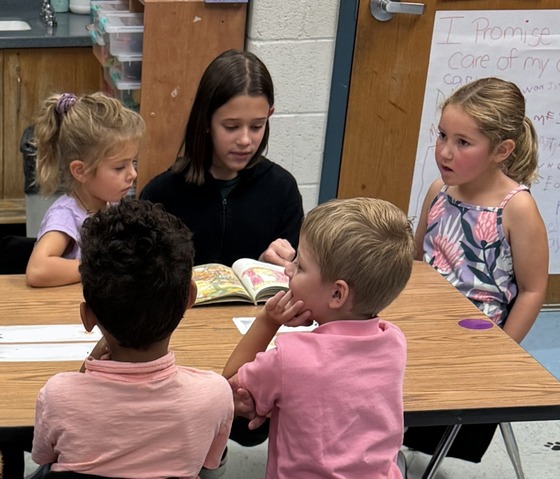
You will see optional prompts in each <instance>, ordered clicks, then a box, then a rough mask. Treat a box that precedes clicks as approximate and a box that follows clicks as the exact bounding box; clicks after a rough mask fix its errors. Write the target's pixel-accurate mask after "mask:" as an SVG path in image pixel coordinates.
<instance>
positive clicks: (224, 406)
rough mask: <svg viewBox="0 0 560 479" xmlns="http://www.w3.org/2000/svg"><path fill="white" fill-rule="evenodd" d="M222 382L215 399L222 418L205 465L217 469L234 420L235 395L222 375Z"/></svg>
mask: <svg viewBox="0 0 560 479" xmlns="http://www.w3.org/2000/svg"><path fill="white" fill-rule="evenodd" d="M220 384H221V387H222V393H221V394H219V395H217V396H216V397H215V398H214V399H213V401H214V406H215V407H214V411H216V412H218V411H222V413H221V414H222V418H221V421H220V424H219V427H218V431H217V433H216V436H215V437H214V440H213V441H212V444H211V445H210V450H209V451H208V454H207V455H206V459H205V460H204V467H206V468H207V469H217V468H218V467H219V465H220V461H221V460H222V455H223V453H224V450H225V448H226V446H227V441H228V439H229V432H230V430H231V423H232V421H233V395H232V393H231V388H230V386H229V383H228V382H227V381H226V380H225V379H224V378H222V377H220ZM218 399H219V401H218ZM220 402H221V405H220Z"/></svg>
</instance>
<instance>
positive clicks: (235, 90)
mask: <svg viewBox="0 0 560 479" xmlns="http://www.w3.org/2000/svg"><path fill="white" fill-rule="evenodd" d="M273 111H274V87H273V84H272V79H271V77H270V74H269V72H268V70H267V68H266V66H265V65H264V64H263V63H262V62H261V61H260V60H259V59H258V58H257V57H256V56H255V55H253V54H252V53H249V52H241V51H237V50H229V51H227V52H224V53H222V54H221V55H219V56H218V57H217V58H215V59H214V60H213V61H212V62H211V63H210V65H209V66H208V67H207V69H206V71H205V72H204V74H203V76H202V79H201V81H200V84H199V87H198V91H197V93H196V96H195V99H194V103H193V106H192V110H191V114H190V117H189V120H188V122H187V127H186V131H185V138H184V141H183V147H182V150H183V154H182V155H181V156H179V157H178V158H177V160H176V162H175V164H174V165H173V166H172V167H171V168H170V169H169V170H167V171H165V172H164V173H162V174H160V175H158V176H156V177H155V178H153V179H152V180H151V181H150V182H149V183H148V184H147V185H146V187H145V188H144V189H143V191H142V193H141V195H140V198H142V199H147V200H150V201H152V202H154V203H161V204H163V205H164V207H165V209H166V210H167V211H169V212H170V213H172V214H174V215H176V216H177V217H179V218H180V219H181V220H182V221H183V222H184V223H185V224H186V225H187V226H188V227H189V228H190V230H191V231H192V232H193V240H194V245H195V264H204V263H221V264H225V265H228V266H229V265H231V264H232V263H233V262H234V261H235V260H237V259H239V258H254V259H260V260H262V261H268V262H271V263H275V264H279V265H282V266H285V265H286V264H288V263H289V262H290V261H292V259H293V257H294V255H295V248H297V241H298V236H299V228H300V224H301V221H302V218H303V207H302V199H301V194H300V192H299V190H298V187H297V184H296V181H295V179H294V177H293V176H292V175H291V174H290V173H289V172H288V171H286V170H285V169H284V168H282V167H281V166H279V165H277V164H275V163H273V162H271V161H269V160H267V159H266V158H265V157H264V156H263V155H262V153H263V151H264V150H265V149H266V147H267V144H268V136H269V129H270V127H269V122H268V118H269V117H270V115H272V113H273Z"/></svg>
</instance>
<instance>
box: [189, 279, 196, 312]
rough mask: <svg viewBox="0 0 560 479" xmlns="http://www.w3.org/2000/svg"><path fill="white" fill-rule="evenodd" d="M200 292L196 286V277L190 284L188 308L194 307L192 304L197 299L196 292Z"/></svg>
mask: <svg viewBox="0 0 560 479" xmlns="http://www.w3.org/2000/svg"><path fill="white" fill-rule="evenodd" d="M197 292H198V288H197V287H196V283H195V282H194V279H191V282H190V284H189V300H188V301H187V309H190V308H192V305H193V304H194V302H195V301H196V294H197Z"/></svg>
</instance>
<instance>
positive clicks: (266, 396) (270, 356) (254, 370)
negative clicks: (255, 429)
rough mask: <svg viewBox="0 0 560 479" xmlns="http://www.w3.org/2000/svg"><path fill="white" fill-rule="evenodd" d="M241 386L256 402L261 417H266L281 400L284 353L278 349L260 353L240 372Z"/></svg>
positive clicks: (240, 369)
mask: <svg viewBox="0 0 560 479" xmlns="http://www.w3.org/2000/svg"><path fill="white" fill-rule="evenodd" d="M237 374H238V379H239V384H240V386H241V387H242V388H244V389H247V391H249V392H250V393H251V396H253V399H254V400H255V407H256V410H257V414H258V415H259V416H266V415H267V414H268V413H270V412H271V411H272V408H273V407H274V406H275V404H276V403H277V402H278V401H279V400H280V393H281V390H282V353H281V352H280V350H279V349H278V348H274V349H270V350H268V351H265V352H263V353H258V354H257V357H256V358H255V360H254V361H252V362H250V363H246V364H244V365H243V366H241V368H239V371H238V373H237Z"/></svg>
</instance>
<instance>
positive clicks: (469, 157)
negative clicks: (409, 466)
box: [404, 78, 548, 462]
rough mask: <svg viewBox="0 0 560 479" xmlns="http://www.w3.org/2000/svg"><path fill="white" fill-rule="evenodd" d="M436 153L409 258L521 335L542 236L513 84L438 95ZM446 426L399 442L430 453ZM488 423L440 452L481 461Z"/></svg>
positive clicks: (533, 165) (521, 105)
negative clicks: (444, 97) (436, 172)
mask: <svg viewBox="0 0 560 479" xmlns="http://www.w3.org/2000/svg"><path fill="white" fill-rule="evenodd" d="M435 157H436V163H437V166H438V168H439V171H440V174H441V177H440V178H438V179H437V180H436V181H434V182H433V183H432V185H431V186H430V189H429V191H428V193H427V195H426V198H425V200H424V204H423V207H422V213H421V216H420V219H419V224H418V228H417V231H416V248H417V252H416V259H419V260H421V259H423V260H424V261H426V262H427V263H429V264H430V265H431V266H432V267H433V268H434V269H435V270H436V271H438V272H439V273H440V274H441V275H442V276H443V277H445V278H446V279H447V280H448V281H449V282H450V283H451V284H452V285H453V286H455V287H456V288H457V289H458V290H459V291H460V292H461V293H462V294H464V295H465V296H466V297H467V298H468V299H469V300H471V301H472V302H473V303H474V304H475V305H476V306H477V307H478V308H479V309H480V310H481V311H482V312H483V313H484V314H486V315H487V316H488V317H489V318H490V319H491V320H492V321H493V322H494V323H496V324H497V325H499V326H500V327H503V329H504V331H505V332H506V333H507V334H509V335H510V336H511V337H512V338H513V339H514V340H515V341H517V342H521V340H522V339H523V338H524V337H525V335H526V334H527V333H528V331H529V329H531V326H532V325H533V323H534V321H535V319H536V317H537V315H538V314H539V311H540V309H541V307H542V305H543V302H544V298H545V294H546V287H547V281H548V240H547V235H546V228H545V225H544V222H543V220H542V217H541V215H540V213H539V210H538V208H537V205H536V203H535V200H534V199H533V197H532V196H531V193H530V191H529V187H530V185H531V182H532V181H533V180H534V179H535V178H536V176H537V136H536V133H535V129H534V128H533V125H532V123H531V120H530V119H529V118H527V117H526V116H525V99H524V97H523V95H522V93H521V91H520V90H519V88H518V87H517V86H516V85H515V84H513V83H511V82H507V81H504V80H501V79H498V78H482V79H479V80H476V81H474V82H472V83H469V84H467V85H464V86H463V87H461V88H459V89H458V90H457V91H456V92H455V93H453V94H452V95H451V96H450V97H449V98H448V99H447V100H446V101H445V102H444V104H443V108H442V113H441V119H440V122H439V135H438V139H437V141H436V152H435ZM506 319H507V321H506ZM481 367H483V366H482V365H481ZM444 429H445V428H444V427H440V428H436V427H434V428H431V427H430V428H424V427H422V428H409V430H408V431H407V433H406V434H405V439H404V444H405V445H406V446H408V447H409V448H412V449H418V450H421V451H423V452H426V453H429V454H432V453H433V449H434V448H435V446H436V445H437V443H438V442H439V440H440V439H441V436H442V434H443V431H444ZM495 429H496V425H495V424H484V425H477V426H463V427H462V428H461V430H460V432H459V435H458V436H457V438H456V439H455V441H454V443H453V446H452V447H451V449H450V451H449V453H448V455H449V456H453V457H458V458H461V459H466V460H469V461H472V462H480V460H481V458H482V455H483V454H484V452H485V451H486V448H487V447H488V445H489V444H490V441H491V440H492V436H493V434H494V431H495Z"/></svg>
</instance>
